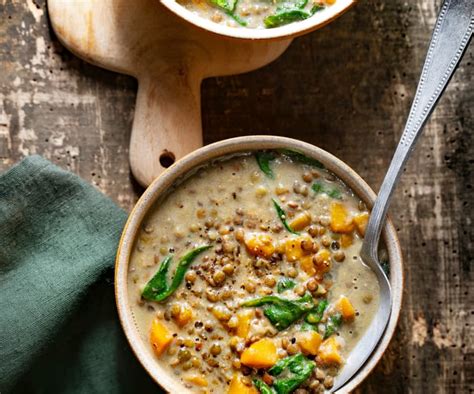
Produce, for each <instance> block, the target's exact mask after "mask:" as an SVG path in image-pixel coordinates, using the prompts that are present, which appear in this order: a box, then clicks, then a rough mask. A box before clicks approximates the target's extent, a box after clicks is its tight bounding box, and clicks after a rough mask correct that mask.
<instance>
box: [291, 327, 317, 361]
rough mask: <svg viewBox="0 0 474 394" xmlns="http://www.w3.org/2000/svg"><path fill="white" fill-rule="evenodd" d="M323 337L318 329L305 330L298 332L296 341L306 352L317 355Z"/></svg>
mask: <svg viewBox="0 0 474 394" xmlns="http://www.w3.org/2000/svg"><path fill="white" fill-rule="evenodd" d="M322 341H323V337H322V336H321V335H320V334H319V333H317V332H316V331H303V332H299V333H298V334H297V339H296V342H297V343H298V345H299V346H300V348H301V350H302V351H303V353H305V354H311V355H313V356H316V355H317V354H318V350H319V346H321V342H322Z"/></svg>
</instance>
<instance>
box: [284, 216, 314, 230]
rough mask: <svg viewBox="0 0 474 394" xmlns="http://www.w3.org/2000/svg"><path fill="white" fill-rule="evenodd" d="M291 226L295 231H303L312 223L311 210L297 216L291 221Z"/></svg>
mask: <svg viewBox="0 0 474 394" xmlns="http://www.w3.org/2000/svg"><path fill="white" fill-rule="evenodd" d="M288 224H289V225H290V227H291V228H292V229H293V230H295V231H301V230H303V229H304V228H305V227H307V226H309V225H310V224H311V215H310V214H309V212H306V211H305V212H303V213H301V214H299V215H298V216H296V217H295V218H294V219H293V220H292V221H291V222H290V223H288Z"/></svg>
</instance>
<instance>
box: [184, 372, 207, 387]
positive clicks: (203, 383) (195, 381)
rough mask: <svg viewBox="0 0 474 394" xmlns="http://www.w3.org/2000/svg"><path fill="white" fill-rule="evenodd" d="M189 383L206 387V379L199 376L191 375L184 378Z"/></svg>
mask: <svg viewBox="0 0 474 394" xmlns="http://www.w3.org/2000/svg"><path fill="white" fill-rule="evenodd" d="M184 379H185V380H187V381H188V382H189V383H193V384H195V385H196V386H200V387H206V386H207V385H208V382H207V379H206V378H205V377H204V376H202V375H201V374H193V375H188V376H185V377H184Z"/></svg>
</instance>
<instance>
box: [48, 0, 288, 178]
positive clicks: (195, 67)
mask: <svg viewBox="0 0 474 394" xmlns="http://www.w3.org/2000/svg"><path fill="white" fill-rule="evenodd" d="M48 11H49V16H50V19H51V24H52V27H53V29H54V31H55V33H56V35H57V36H58V39H59V40H60V41H61V42H62V44H63V45H64V46H65V47H66V48H68V49H69V50H70V51H71V52H73V53H74V54H75V55H77V56H79V57H80V58H82V59H84V60H86V61H88V62H90V63H93V64H96V65H98V66H100V67H103V68H106V69H109V70H113V71H117V72H120V73H124V74H128V75H132V76H134V77H136V78H137V79H138V83H139V87H138V96H137V103H136V109H135V119H134V122H133V130H132V134H131V141H130V166H131V169H132V172H133V174H134V176H135V178H136V179H137V180H138V182H139V183H140V184H142V185H143V186H147V185H149V184H150V183H151V181H152V180H153V179H154V178H155V177H156V176H158V175H159V174H160V173H161V172H162V171H163V170H164V169H165V168H166V167H168V166H169V165H170V164H172V162H174V160H177V159H179V158H181V157H182V156H184V155H186V154H187V153H189V152H191V151H193V150H194V149H196V148H199V147H200V146H202V126H201V103H200V85H201V81H202V80H203V79H204V78H207V77H211V76H218V75H231V74H238V73H243V72H247V71H251V70H254V69H256V68H259V67H262V66H264V65H265V64H267V63H269V62H271V61H272V60H274V59H276V58H277V57H278V56H279V55H281V54H282V53H283V51H284V50H285V49H286V48H287V47H288V45H289V44H290V42H291V40H284V41H250V40H233V39H228V38H224V37H220V36H217V35H214V34H213V33H209V32H207V31H204V30H200V29H198V28H196V27H195V26H193V25H191V24H189V23H188V22H186V21H183V20H181V19H180V18H178V17H177V16H175V15H174V14H173V13H171V12H170V11H168V10H167V9H165V8H164V6H162V5H161V4H160V2H159V1H157V0H134V1H133V2H130V1H127V0H48Z"/></svg>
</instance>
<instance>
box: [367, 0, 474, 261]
mask: <svg viewBox="0 0 474 394" xmlns="http://www.w3.org/2000/svg"><path fill="white" fill-rule="evenodd" d="M473 29H474V0H446V1H445V2H444V4H443V6H442V8H441V11H440V13H439V16H438V19H437V21H436V26H435V29H434V32H433V36H432V38H431V42H430V46H429V49H428V54H427V56H426V60H425V64H424V66H423V71H422V73H421V78H420V81H419V83H418V88H417V90H416V95H415V99H414V101H413V104H412V107H411V110H410V115H409V117H408V121H407V123H406V125H405V130H404V131H403V134H402V137H401V139H400V142H399V143H398V146H397V149H396V151H395V154H394V156H393V158H392V162H391V163H390V167H389V169H388V171H387V174H386V175H385V179H384V180H383V183H382V186H381V187H380V191H379V194H378V196H377V199H376V201H375V204H374V206H373V209H372V213H371V215H370V220H369V223H368V225H367V230H366V233H365V237H364V243H363V245H362V251H361V254H362V256H370V257H371V258H373V259H374V260H375V261H378V258H377V257H378V256H377V248H378V243H379V239H380V233H381V231H382V228H383V225H384V223H385V217H386V214H387V210H388V206H389V204H390V200H391V197H392V193H393V190H394V189H395V186H396V184H397V182H398V179H399V178H400V175H401V173H402V171H403V167H404V165H405V163H406V161H407V160H408V158H409V156H410V154H411V152H412V151H413V148H414V147H415V143H416V141H417V140H418V138H419V137H420V135H421V131H422V130H423V126H424V125H425V123H426V121H427V120H428V118H429V116H430V115H431V113H432V112H433V110H434V108H435V106H436V104H437V102H438V100H439V99H440V97H441V95H442V94H443V92H444V90H445V88H446V86H447V85H448V82H449V80H450V79H451V77H452V76H453V74H454V71H455V69H456V66H457V65H458V63H459V61H460V60H461V58H462V56H463V54H464V51H465V50H466V48H467V46H468V43H469V41H470V39H471V38H472V33H473Z"/></svg>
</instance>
